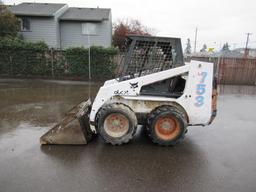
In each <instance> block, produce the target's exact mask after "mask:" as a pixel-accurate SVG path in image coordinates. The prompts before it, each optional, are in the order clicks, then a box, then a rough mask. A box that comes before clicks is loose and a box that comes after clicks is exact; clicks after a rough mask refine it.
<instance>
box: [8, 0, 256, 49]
mask: <svg viewBox="0 0 256 192" xmlns="http://www.w3.org/2000/svg"><path fill="white" fill-rule="evenodd" d="M24 1H25V2H48V3H67V4H68V5H69V6H70V7H71V6H74V7H97V6H99V7H100V8H111V9H112V17H113V22H115V21H117V20H118V19H122V18H133V19H138V20H140V21H141V22H142V23H143V24H144V25H146V26H147V27H149V28H153V29H154V30H155V32H156V35H159V36H172V37H180V38H182V41H183V44H184V43H185V42H186V39H187V38H190V39H191V42H192V45H193V43H194V36H195V29H196V27H198V50H199V49H200V48H201V47H202V45H203V44H204V43H205V44H207V46H208V47H215V48H216V49H219V48H220V47H221V46H222V45H223V44H224V43H225V42H228V43H229V44H230V46H231V48H234V47H235V48H238V47H244V46H245V40H246V33H248V32H250V33H253V34H252V35H251V36H250V43H249V47H251V48H255V47H256V0H212V1H207V0H36V1H34V0H32V1H31V0H24ZM24 1H22V0H4V3H5V4H14V3H15V4H18V3H21V2H24Z"/></svg>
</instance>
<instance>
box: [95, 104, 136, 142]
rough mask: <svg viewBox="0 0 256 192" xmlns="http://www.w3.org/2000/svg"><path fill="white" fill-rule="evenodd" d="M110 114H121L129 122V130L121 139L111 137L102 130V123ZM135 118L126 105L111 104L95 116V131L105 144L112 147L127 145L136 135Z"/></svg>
mask: <svg viewBox="0 0 256 192" xmlns="http://www.w3.org/2000/svg"><path fill="white" fill-rule="evenodd" d="M111 113H121V114H122V115H124V116H125V117H126V118H127V119H128V121H129V128H128V131H127V132H126V133H125V135H123V136H121V137H112V136H110V135H109V134H107V132H106V131H105V129H104V121H105V119H106V118H107V117H108V116H109V115H110V114H111ZM136 129H137V118H136V115H135V113H134V112H133V111H132V110H131V109H130V108H129V107H127V106H126V105H124V104H121V103H113V104H109V105H106V106H104V107H102V108H101V109H100V111H99V112H98V113H97V116H96V130H97V133H99V135H100V136H101V137H102V138H103V140H104V141H105V142H106V143H110V144H112V145H122V144H124V143H128V142H129V141H130V140H131V139H132V138H133V136H134V135H135V133H136Z"/></svg>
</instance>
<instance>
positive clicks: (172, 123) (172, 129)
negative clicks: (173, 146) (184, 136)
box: [155, 116, 180, 140]
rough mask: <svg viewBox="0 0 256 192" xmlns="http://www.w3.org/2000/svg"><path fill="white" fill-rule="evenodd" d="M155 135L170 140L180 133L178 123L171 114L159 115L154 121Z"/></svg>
mask: <svg viewBox="0 0 256 192" xmlns="http://www.w3.org/2000/svg"><path fill="white" fill-rule="evenodd" d="M155 131H156V135H157V136H158V137H159V138H160V139H163V140H172V139H174V138H176V137H177V136H178V135H179V133H180V124H179V122H178V120H177V119H176V118H175V117H173V116H164V117H159V118H158V119H157V121H156V123H155Z"/></svg>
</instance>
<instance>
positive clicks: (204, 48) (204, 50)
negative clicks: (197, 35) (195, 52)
mask: <svg viewBox="0 0 256 192" xmlns="http://www.w3.org/2000/svg"><path fill="white" fill-rule="evenodd" d="M206 51H207V45H206V44H204V45H203V47H202V49H201V50H200V52H201V53H204V52H206Z"/></svg>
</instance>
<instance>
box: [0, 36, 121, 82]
mask: <svg viewBox="0 0 256 192" xmlns="http://www.w3.org/2000/svg"><path fill="white" fill-rule="evenodd" d="M88 51H89V50H88V49H86V48H83V47H77V48H69V49H66V50H53V49H49V48H48V46H47V45H46V44H45V43H44V42H38V43H31V42H27V41H24V40H21V39H18V38H14V39H9V38H2V39H0V75H7V76H17V75H19V76H35V77H37V76H46V77H50V76H60V77H62V76H64V77H65V76H68V77H74V78H76V77H84V78H86V77H88V69H89V67H88V66H89V64H88ZM116 54H117V50H116V49H114V48H103V47H95V46H94V47H91V48H90V56H91V74H92V78H93V79H105V78H111V77H113V76H114V71H115V68H116V65H115V64H114V61H113V59H114V57H115V55H116Z"/></svg>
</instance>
